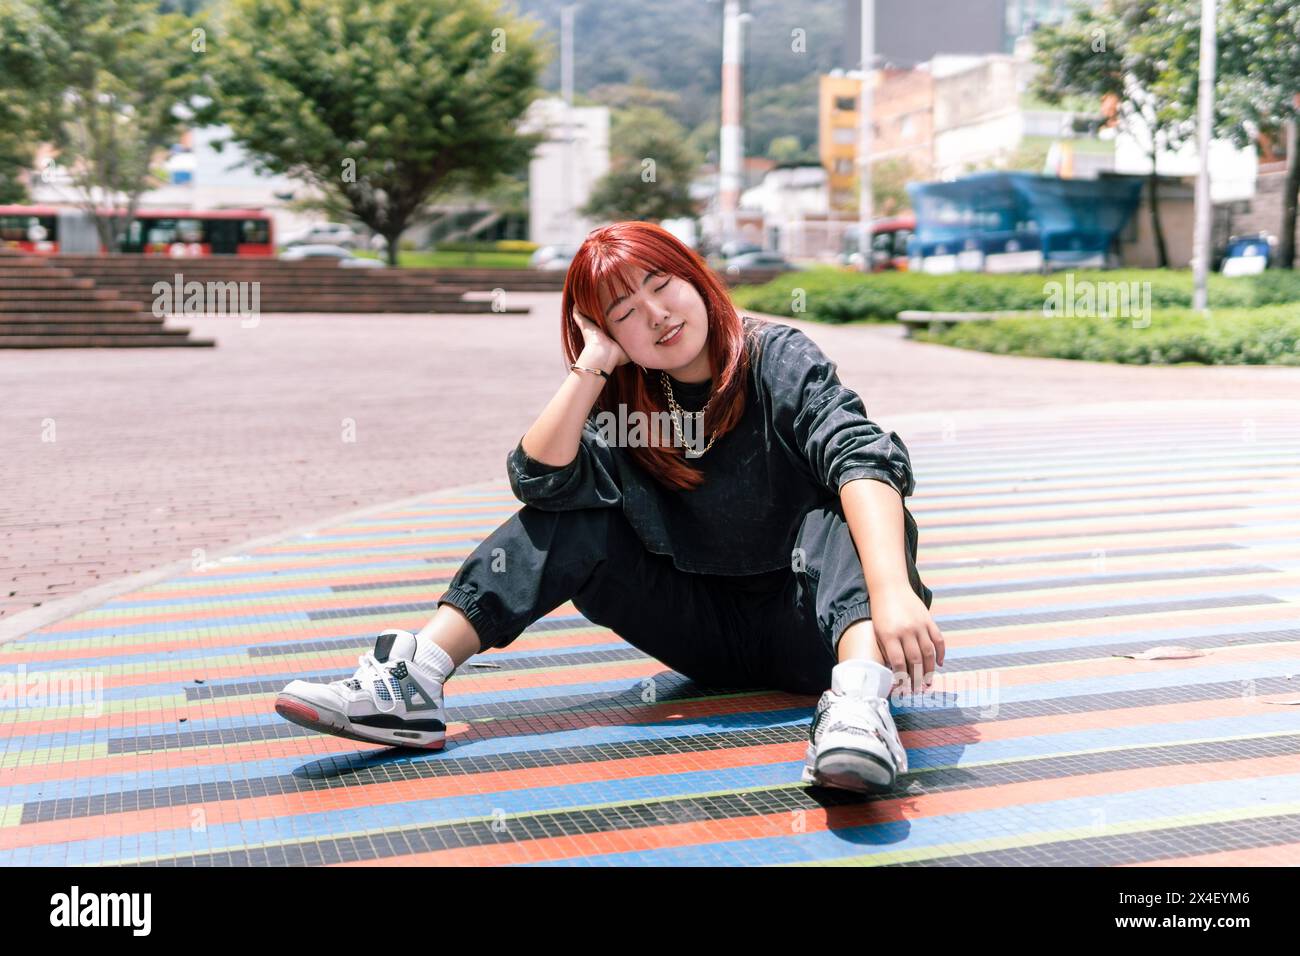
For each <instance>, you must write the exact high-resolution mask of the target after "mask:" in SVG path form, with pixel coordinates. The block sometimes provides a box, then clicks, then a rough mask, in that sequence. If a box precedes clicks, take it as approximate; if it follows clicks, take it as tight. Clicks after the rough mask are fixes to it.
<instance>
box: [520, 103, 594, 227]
mask: <svg viewBox="0 0 1300 956" xmlns="http://www.w3.org/2000/svg"><path fill="white" fill-rule="evenodd" d="M521 130H522V131H523V132H526V133H531V132H539V131H545V132H546V135H547V138H546V140H545V141H544V142H543V143H541V144H540V145H539V146H538V147H537V150H536V152H534V153H533V159H532V161H531V162H530V163H529V165H528V232H529V236H528V238H529V239H531V240H532V241H533V242H536V243H538V244H540V245H572V246H577V245H579V244H580V243H581V242H582V240H583V238H584V237H585V236H586V235H587V233H588V232H590V231H591V230H592V229H593V228H595V226H596V225H597V223H595V222H594V221H591V220H589V219H586V218H584V217H582V216H579V215H578V214H577V213H576V210H577V209H579V208H581V207H582V206H584V205H585V204H586V202H587V200H588V198H590V196H591V192H592V189H593V187H594V186H595V184H596V181H597V180H598V179H599V178H600V177H601V176H603V175H604V174H605V173H606V172H608V171H609V110H608V109H607V108H606V107H604V106H577V107H574V108H572V109H567V108H566V104H565V102H564V100H562V99H560V98H559V97H548V98H546V99H540V100H536V101H534V102H533V103H532V105H531V106H529V109H528V113H527V114H526V115H525V119H524V123H523V124H522V126H521Z"/></svg>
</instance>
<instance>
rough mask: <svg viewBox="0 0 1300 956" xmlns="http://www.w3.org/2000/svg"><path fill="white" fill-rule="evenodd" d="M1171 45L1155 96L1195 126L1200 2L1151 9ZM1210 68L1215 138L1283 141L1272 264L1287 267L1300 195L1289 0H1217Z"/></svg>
mask: <svg viewBox="0 0 1300 956" xmlns="http://www.w3.org/2000/svg"><path fill="white" fill-rule="evenodd" d="M1154 12H1155V14H1156V15H1157V16H1159V17H1161V18H1163V19H1164V20H1165V21H1166V22H1167V23H1168V24H1169V27H1170V29H1171V31H1172V32H1173V33H1174V34H1175V36H1176V37H1177V39H1176V40H1175V43H1174V45H1173V48H1172V50H1171V53H1170V57H1169V62H1168V67H1167V69H1166V71H1165V74H1164V76H1163V78H1162V82H1163V89H1162V96H1164V97H1166V98H1168V99H1169V100H1170V101H1171V102H1172V103H1173V104H1174V106H1175V108H1176V110H1177V111H1178V112H1179V114H1180V115H1181V116H1183V117H1186V118H1187V119H1189V120H1194V118H1195V116H1196V111H1197V100H1198V98H1199V91H1198V88H1197V73H1198V70H1199V57H1200V36H1201V32H1200V31H1201V11H1200V4H1199V3H1187V2H1185V0H1159V2H1158V3H1157V4H1156V6H1155V8H1154ZM1215 27H1216V31H1217V43H1216V48H1217V54H1218V55H1217V61H1216V64H1215V97H1214V107H1215V110H1214V112H1215V130H1214V132H1215V135H1216V136H1218V137H1221V138H1224V139H1228V140H1231V141H1232V142H1233V143H1235V144H1236V145H1237V146H1239V147H1244V146H1246V145H1248V144H1250V143H1252V142H1255V141H1257V140H1258V139H1259V138H1260V136H1261V135H1267V136H1276V135H1277V134H1278V133H1279V132H1283V133H1285V135H1286V140H1287V149H1286V161H1287V167H1286V181H1285V185H1284V187H1283V193H1282V219H1281V224H1280V226H1279V230H1278V260H1279V261H1278V265H1279V266H1280V267H1281V268H1283V269H1291V268H1294V263H1295V254H1296V242H1295V235H1296V206H1297V193H1300V142H1297V137H1296V125H1297V121H1298V120H1300V100H1298V99H1297V94H1300V7H1297V6H1296V5H1295V4H1294V0H1221V2H1220V4H1219V7H1218V17H1217V23H1216V24H1215Z"/></svg>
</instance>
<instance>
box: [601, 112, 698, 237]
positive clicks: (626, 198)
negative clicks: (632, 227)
mask: <svg viewBox="0 0 1300 956" xmlns="http://www.w3.org/2000/svg"><path fill="white" fill-rule="evenodd" d="M685 138H686V133H685V131H684V130H683V129H682V127H681V125H680V124H678V123H677V122H676V121H675V120H673V119H672V118H671V117H669V116H668V115H667V114H665V113H663V112H661V111H659V110H656V109H653V108H651V107H647V106H637V107H632V108H630V109H626V110H621V111H619V112H618V113H615V114H614V122H613V126H612V128H611V129H610V167H609V172H607V173H606V174H605V175H604V176H602V177H601V178H600V180H599V181H597V183H596V185H595V187H594V188H593V189H592V193H591V197H590V199H588V201H587V205H586V206H584V207H583V209H582V210H581V213H582V215H584V216H591V217H594V218H597V219H613V220H623V219H638V220H649V221H652V222H657V221H659V220H663V219H672V218H675V217H677V216H693V215H695V211H696V210H695V203H694V201H693V200H692V199H691V197H690V192H689V190H690V184H691V178H692V176H693V175H694V173H695V167H696V165H697V158H696V156H695V155H694V154H693V153H691V151H690V150H689V149H687V148H686V146H685V145H683V141H684V140H685Z"/></svg>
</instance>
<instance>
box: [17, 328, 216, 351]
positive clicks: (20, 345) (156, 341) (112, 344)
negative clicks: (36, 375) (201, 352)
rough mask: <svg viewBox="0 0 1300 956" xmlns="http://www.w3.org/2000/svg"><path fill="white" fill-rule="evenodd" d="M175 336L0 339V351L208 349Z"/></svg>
mask: <svg viewBox="0 0 1300 956" xmlns="http://www.w3.org/2000/svg"><path fill="white" fill-rule="evenodd" d="M186 332H187V334H186V335H183V336H178V335H0V349H104V348H108V349H123V348H126V349H130V348H156V347H159V346H164V347H166V346H170V347H177V346H185V347H189V346H194V347H198V348H210V347H212V346H213V345H216V342H214V341H213V340H212V339H196V338H191V337H189V335H188V330H186Z"/></svg>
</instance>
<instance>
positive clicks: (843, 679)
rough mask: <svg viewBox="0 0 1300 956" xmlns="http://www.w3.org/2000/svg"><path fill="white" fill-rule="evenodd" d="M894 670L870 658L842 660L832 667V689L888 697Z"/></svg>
mask: <svg viewBox="0 0 1300 956" xmlns="http://www.w3.org/2000/svg"><path fill="white" fill-rule="evenodd" d="M893 686H894V672H893V671H891V670H890V669H889V668H888V667H886V666H885V665H884V664H877V663H876V662H875V661H873V660H869V659H868V658H865V657H862V658H855V659H853V660H847V661H840V662H839V663H838V664H836V665H835V666H834V667H833V668H832V669H831V690H832V691H834V692H835V693H837V694H853V695H865V696H871V697H888V696H889V692H890V690H891V689H892V688H893Z"/></svg>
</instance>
